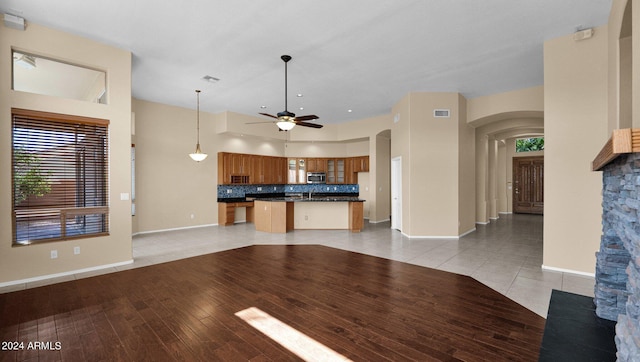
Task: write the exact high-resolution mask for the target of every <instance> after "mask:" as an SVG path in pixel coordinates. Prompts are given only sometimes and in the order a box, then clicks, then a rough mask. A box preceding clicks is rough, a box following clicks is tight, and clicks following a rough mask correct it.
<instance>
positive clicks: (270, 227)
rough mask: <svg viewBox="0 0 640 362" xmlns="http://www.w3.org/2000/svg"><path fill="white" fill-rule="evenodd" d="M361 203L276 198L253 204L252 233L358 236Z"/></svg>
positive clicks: (354, 199)
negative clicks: (343, 233) (320, 232)
mask: <svg viewBox="0 0 640 362" xmlns="http://www.w3.org/2000/svg"><path fill="white" fill-rule="evenodd" d="M363 202H364V200H361V199H359V198H358V197H330V196H329V197H311V198H304V197H277V198H267V199H256V200H254V209H253V213H254V214H253V219H254V222H255V225H256V230H258V231H265V232H272V233H286V232H288V231H291V230H294V229H298V230H300V229H313V230H317V229H332V230H340V229H343V230H351V231H352V232H360V231H361V230H362V228H363V227H364V214H363Z"/></svg>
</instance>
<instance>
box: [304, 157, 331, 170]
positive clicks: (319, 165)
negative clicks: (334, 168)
mask: <svg viewBox="0 0 640 362" xmlns="http://www.w3.org/2000/svg"><path fill="white" fill-rule="evenodd" d="M307 172H327V159H326V158H307Z"/></svg>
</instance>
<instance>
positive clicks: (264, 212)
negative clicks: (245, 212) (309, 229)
mask: <svg viewBox="0 0 640 362" xmlns="http://www.w3.org/2000/svg"><path fill="white" fill-rule="evenodd" d="M254 212H255V214H254V220H255V225H256V230H257V231H266V232H269V233H286V232H287V231H290V230H293V227H294V224H293V212H294V209H293V202H285V201H282V202H276V201H256V202H255V208H254Z"/></svg>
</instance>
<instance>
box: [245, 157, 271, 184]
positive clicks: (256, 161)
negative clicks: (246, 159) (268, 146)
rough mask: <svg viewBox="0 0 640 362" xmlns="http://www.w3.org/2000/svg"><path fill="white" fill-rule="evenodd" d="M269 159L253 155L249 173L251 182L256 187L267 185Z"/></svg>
mask: <svg viewBox="0 0 640 362" xmlns="http://www.w3.org/2000/svg"><path fill="white" fill-rule="evenodd" d="M266 158H267V157H264V156H257V155H251V157H250V161H251V172H250V173H249V181H250V182H251V184H254V185H261V184H264V183H265V159H266Z"/></svg>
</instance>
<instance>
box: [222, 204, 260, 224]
mask: <svg viewBox="0 0 640 362" xmlns="http://www.w3.org/2000/svg"><path fill="white" fill-rule="evenodd" d="M236 207H246V208H247V214H246V215H247V216H246V217H247V222H253V220H254V216H253V201H243V202H219V203H218V225H221V226H229V225H233V223H234V222H235V217H236Z"/></svg>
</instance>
